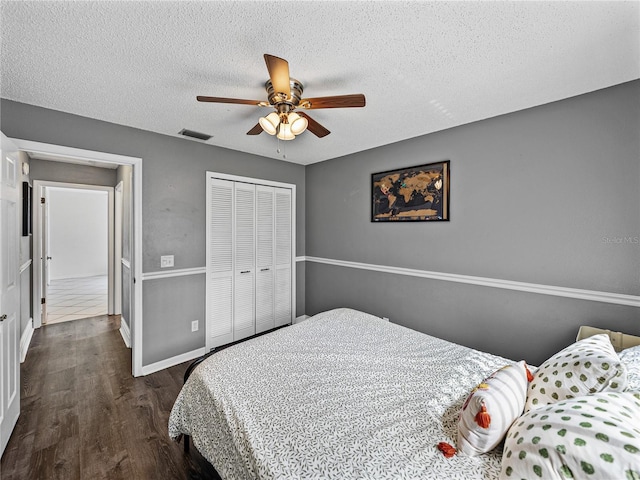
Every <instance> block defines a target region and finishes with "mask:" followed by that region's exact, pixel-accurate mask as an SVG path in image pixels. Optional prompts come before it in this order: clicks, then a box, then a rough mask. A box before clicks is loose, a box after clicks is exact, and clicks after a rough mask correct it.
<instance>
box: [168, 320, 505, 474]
mask: <svg viewBox="0 0 640 480" xmlns="http://www.w3.org/2000/svg"><path fill="white" fill-rule="evenodd" d="M507 363H511V362H510V361H509V360H506V359H504V358H500V357H497V356H494V355H491V354H488V353H484V352H480V351H477V350H473V349H470V348H467V347H463V346H460V345H456V344H453V343H450V342H447V341H444V340H441V339H438V338H435V337H431V336H428V335H425V334H422V333H419V332H416V331H414V330H410V329H408V328H405V327H402V326H399V325H395V324H392V323H389V322H386V321H383V320H382V319H380V318H378V317H374V316H372V315H369V314H366V313H362V312H358V311H355V310H350V309H337V310H332V311H329V312H324V313H321V314H318V315H316V316H314V317H311V318H310V319H309V320H306V321H304V322H301V323H298V324H296V325H292V326H290V327H286V328H284V329H280V330H278V331H275V332H273V333H270V334H268V335H264V336H261V337H257V338H254V339H251V340H249V341H246V342H244V343H241V344H238V345H234V346H232V347H230V348H227V349H225V350H222V351H220V352H218V353H216V354H214V355H212V356H211V357H209V358H208V359H207V360H206V361H205V362H203V363H202V364H201V365H199V366H198V367H197V368H196V369H195V370H194V372H193V373H192V374H191V376H190V378H189V379H188V381H187V382H186V384H185V385H184V387H183V389H182V391H181V392H180V394H179V395H178V398H177V400H176V402H175V405H174V407H173V409H172V412H171V416H170V419H169V434H170V436H171V437H172V438H176V437H178V436H179V435H180V434H181V433H184V434H187V435H190V436H191V437H192V441H193V443H194V445H195V446H196V447H197V448H198V450H199V451H200V452H201V453H202V455H203V456H204V457H205V458H206V459H207V460H208V461H209V462H211V464H212V465H213V466H214V467H215V468H216V470H217V471H218V473H219V474H220V475H221V476H222V478H223V479H225V480H230V479H238V480H248V479H340V480H347V479H375V480H382V479H394V480H398V479H412V480H415V479H438V480H442V479H452V480H453V479H464V480H469V479H493V478H498V474H499V472H500V458H501V454H502V451H501V448H500V447H498V448H497V449H496V450H494V451H493V452H490V453H488V454H486V455H482V456H478V457H465V456H462V455H456V456H455V457H453V458H445V457H444V455H443V454H442V453H441V452H440V451H438V450H437V448H436V446H437V444H438V443H439V442H449V443H450V444H452V445H455V440H456V433H457V419H458V411H459V410H460V407H461V405H462V403H463V401H464V399H465V398H466V397H467V395H468V394H469V393H470V391H471V390H472V389H473V387H475V386H476V385H477V384H478V383H480V382H481V381H482V380H483V379H484V378H485V377H487V376H488V375H489V374H491V373H492V372H493V371H495V370H496V369H498V368H500V367H502V366H504V365H506V364H507Z"/></svg>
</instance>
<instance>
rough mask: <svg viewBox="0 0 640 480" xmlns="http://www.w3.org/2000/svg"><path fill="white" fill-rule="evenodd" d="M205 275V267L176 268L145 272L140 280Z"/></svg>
mask: <svg viewBox="0 0 640 480" xmlns="http://www.w3.org/2000/svg"><path fill="white" fill-rule="evenodd" d="M205 273H207V268H206V267H194V268H178V269H176V270H167V271H164V272H163V271H156V272H145V273H143V274H142V280H156V279H158V278H171V277H184V276H186V275H200V274H202V275H204V274H205Z"/></svg>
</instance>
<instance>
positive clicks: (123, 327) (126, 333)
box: [119, 315, 131, 348]
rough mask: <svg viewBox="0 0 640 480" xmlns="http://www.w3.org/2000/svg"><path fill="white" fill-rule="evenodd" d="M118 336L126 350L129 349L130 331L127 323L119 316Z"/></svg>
mask: <svg viewBox="0 0 640 480" xmlns="http://www.w3.org/2000/svg"><path fill="white" fill-rule="evenodd" d="M119 331H120V335H121V336H122V340H124V344H125V345H126V346H127V348H131V330H130V329H129V323H128V321H126V319H125V318H124V317H123V316H122V315H120V330H119Z"/></svg>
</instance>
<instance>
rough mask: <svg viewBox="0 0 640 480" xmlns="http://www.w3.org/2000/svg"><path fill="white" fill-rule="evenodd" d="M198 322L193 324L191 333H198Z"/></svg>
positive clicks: (195, 321)
mask: <svg viewBox="0 0 640 480" xmlns="http://www.w3.org/2000/svg"><path fill="white" fill-rule="evenodd" d="M198 322H199V320H194V321H193V322H191V331H192V332H197V331H198V328H199V327H198Z"/></svg>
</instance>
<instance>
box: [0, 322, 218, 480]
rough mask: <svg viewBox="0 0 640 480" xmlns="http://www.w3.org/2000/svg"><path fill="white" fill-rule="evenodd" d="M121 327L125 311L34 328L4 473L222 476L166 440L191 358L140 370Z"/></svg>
mask: <svg viewBox="0 0 640 480" xmlns="http://www.w3.org/2000/svg"><path fill="white" fill-rule="evenodd" d="M119 329H120V316H119V315H112V316H100V317H94V318H89V319H86V320H82V321H79V322H63V323H60V324H56V325H50V326H48V327H46V328H38V329H36V331H35V332H34V334H33V339H32V340H31V345H30V347H29V353H28V354H27V358H26V360H25V362H24V363H23V364H21V365H20V385H21V387H20V417H19V418H18V423H17V424H16V427H15V430H14V431H13V434H12V435H11V438H10V439H9V443H8V445H7V447H6V449H5V452H4V455H3V456H2V459H1V461H0V472H1V473H0V478H2V480H103V479H104V480H106V479H108V480H155V479H158V480H220V477H219V476H218V475H217V473H216V472H215V470H214V468H213V467H212V466H211V465H210V464H209V463H208V462H207V461H206V460H205V459H204V458H202V455H200V453H199V452H198V451H197V449H196V448H191V451H190V453H189V454H188V455H185V454H184V453H183V444H182V443H177V442H174V441H173V440H171V439H170V438H169V432H168V429H167V425H168V423H169V413H170V411H171V407H172V406H173V402H174V401H175V399H176V397H177V396H178V393H179V392H180V388H181V387H182V379H183V376H184V372H185V370H186V369H187V367H188V366H189V364H190V362H185V363H181V364H180V365H176V366H174V367H171V368H167V369H165V370H161V371H159V372H156V373H152V374H150V375H147V376H144V377H137V378H134V377H132V376H131V350H130V349H128V348H127V347H126V346H125V344H124V342H123V341H122V336H121V335H120V332H119V331H118V330H119Z"/></svg>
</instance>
